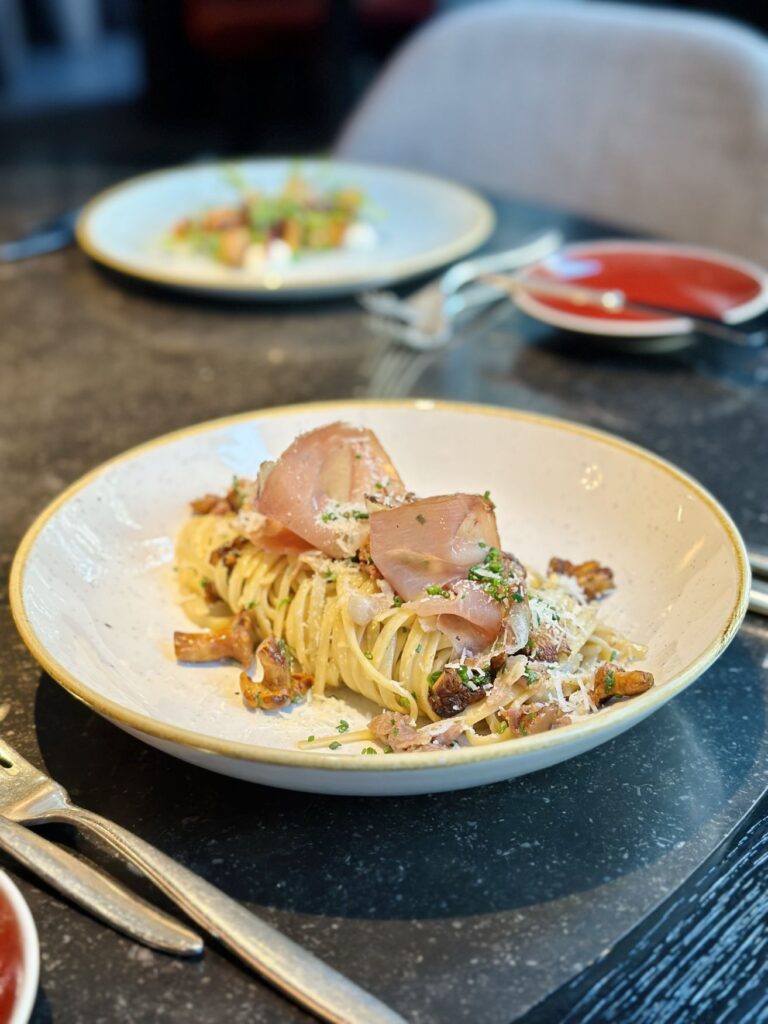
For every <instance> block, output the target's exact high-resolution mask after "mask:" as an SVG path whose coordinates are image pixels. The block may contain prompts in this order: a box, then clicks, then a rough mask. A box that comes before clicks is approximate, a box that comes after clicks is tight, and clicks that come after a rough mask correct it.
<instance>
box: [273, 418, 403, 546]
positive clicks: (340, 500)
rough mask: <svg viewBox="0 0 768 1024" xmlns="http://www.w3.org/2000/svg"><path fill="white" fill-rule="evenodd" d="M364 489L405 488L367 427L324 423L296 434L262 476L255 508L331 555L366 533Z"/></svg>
mask: <svg viewBox="0 0 768 1024" xmlns="http://www.w3.org/2000/svg"><path fill="white" fill-rule="evenodd" d="M367 493H373V494H383V495H386V496H388V497H394V498H398V497H401V496H402V495H403V494H404V493H405V488H404V486H403V482H402V480H401V479H400V476H399V474H398V472H397V470H396V469H395V467H394V465H393V464H392V460H391V459H390V458H389V456H388V455H387V453H386V451H385V450H384V448H383V447H382V445H381V443H380V441H379V439H378V438H377V437H376V435H375V434H374V433H373V431H372V430H367V429H364V428H360V427H353V426H350V425H349V424H347V423H330V424H328V425H327V426H325V427H319V428H317V429H316V430H311V431H309V432H308V433H306V434H301V435H300V436H299V437H297V438H296V440H295V441H294V442H293V444H291V445H290V447H288V448H287V449H286V450H285V451H284V452H283V454H282V455H281V456H280V458H279V459H278V460H277V462H276V463H275V464H274V465H273V466H272V467H271V469H270V471H269V472H268V473H265V474H263V475H262V478H261V480H260V486H259V493H258V495H257V498H256V509H257V510H258V511H259V512H260V513H261V514H262V515H265V516H267V517H268V518H269V519H273V520H275V521H276V522H278V523H280V524H281V525H282V526H283V527H285V528H286V529H287V530H290V531H291V532H292V533H293V534H296V535H297V536H298V537H301V538H302V539H303V540H304V541H306V542H307V543H308V544H309V545H311V546H312V547H314V548H317V549H318V550H320V551H322V552H324V553H325V554H326V555H330V556H331V557H333V558H345V557H348V556H349V555H353V554H355V552H356V551H357V549H358V548H359V546H360V544H361V543H362V540H363V539H364V536H365V534H366V532H367V526H368V513H367V511H366V509H365V495H366V494H367Z"/></svg>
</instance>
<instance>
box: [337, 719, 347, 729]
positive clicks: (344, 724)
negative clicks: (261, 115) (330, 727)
mask: <svg viewBox="0 0 768 1024" xmlns="http://www.w3.org/2000/svg"><path fill="white" fill-rule="evenodd" d="M348 730H349V722H347V721H345V720H344V719H343V718H342V719H340V721H339V724H338V725H337V726H336V732H347V731H348Z"/></svg>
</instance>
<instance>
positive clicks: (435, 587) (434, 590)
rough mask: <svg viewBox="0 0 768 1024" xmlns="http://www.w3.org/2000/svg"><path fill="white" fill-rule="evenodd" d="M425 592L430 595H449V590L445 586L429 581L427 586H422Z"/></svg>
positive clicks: (447, 596) (446, 596)
mask: <svg viewBox="0 0 768 1024" xmlns="http://www.w3.org/2000/svg"><path fill="white" fill-rule="evenodd" d="M424 589H425V590H426V592H427V593H428V594H430V595H431V596H432V597H445V598H449V597H450V596H451V592H450V590H446V589H445V587H441V586H440V584H439V583H431V584H430V585H429V586H428V587H424Z"/></svg>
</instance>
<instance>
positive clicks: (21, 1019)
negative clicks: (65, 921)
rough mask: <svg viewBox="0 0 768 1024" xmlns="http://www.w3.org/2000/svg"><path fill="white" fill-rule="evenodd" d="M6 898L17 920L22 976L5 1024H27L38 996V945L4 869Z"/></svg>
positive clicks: (0, 886)
mask: <svg viewBox="0 0 768 1024" xmlns="http://www.w3.org/2000/svg"><path fill="white" fill-rule="evenodd" d="M3 897H4V898H5V900H6V901H7V902H8V905H9V906H10V908H11V913H12V914H13V917H14V918H15V921H16V927H17V928H18V931H19V937H20V940H21V960H22V968H21V977H20V979H19V984H18V987H17V989H16V995H15V999H14V1002H13V1008H12V1011H11V1016H10V1017H9V1018H8V1021H7V1024H27V1021H28V1020H29V1018H30V1016H31V1014H32V1007H33V1006H34V1005H35V996H36V995H37V982H38V977H39V973H40V947H39V945H38V941H37V930H36V928H35V922H34V920H33V919H32V914H31V913H30V910H29V907H28V906H27V904H26V901H25V899H24V897H23V896H22V895H21V893H20V892H19V890H18V888H17V887H16V886H15V885H14V883H13V882H12V881H11V879H10V877H9V875H7V874H6V873H5V871H0V899H1V898H3Z"/></svg>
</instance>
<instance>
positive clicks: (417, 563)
mask: <svg viewBox="0 0 768 1024" xmlns="http://www.w3.org/2000/svg"><path fill="white" fill-rule="evenodd" d="M370 522H371V538H370V545H371V558H372V560H373V563H374V565H375V566H376V568H377V569H378V570H379V572H380V573H381V574H382V576H383V577H384V579H385V580H386V581H387V583H389V584H390V586H391V587H392V588H393V590H395V592H396V593H398V594H399V595H400V596H401V597H403V598H405V599H406V600H407V601H414V600H415V599H416V598H420V597H424V596H425V591H426V588H427V587H430V586H441V587H444V586H447V585H448V584H451V583H456V582H458V581H459V580H462V579H464V578H465V577H466V575H467V571H468V570H469V568H470V566H472V565H475V564H476V563H478V562H482V561H483V559H484V558H485V555H486V553H487V551H488V549H489V548H490V547H496V548H498V547H499V533H498V530H497V528H496V517H495V515H494V514H493V506H492V505H491V503H490V502H489V501H486V500H485V499H484V498H481V497H480V495H478V494H447V495H442V496H440V497H436V498H424V499H422V500H421V501H411V502H408V503H406V504H404V505H400V506H398V507H397V508H389V509H382V511H380V512H373V513H372V514H371V520H370ZM432 614H434V613H432Z"/></svg>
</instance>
